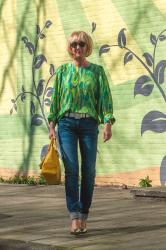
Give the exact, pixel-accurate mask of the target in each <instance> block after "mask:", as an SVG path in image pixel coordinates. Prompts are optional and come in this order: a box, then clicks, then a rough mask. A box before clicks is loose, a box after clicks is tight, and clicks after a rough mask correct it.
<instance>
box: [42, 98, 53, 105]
mask: <svg viewBox="0 0 166 250" xmlns="http://www.w3.org/2000/svg"><path fill="white" fill-rule="evenodd" d="M44 103H45V105H46V106H50V105H51V100H50V99H49V98H46V99H44Z"/></svg>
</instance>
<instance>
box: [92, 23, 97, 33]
mask: <svg viewBox="0 0 166 250" xmlns="http://www.w3.org/2000/svg"><path fill="white" fill-rule="evenodd" d="M95 29H96V23H94V22H92V33H93V32H94V31H95Z"/></svg>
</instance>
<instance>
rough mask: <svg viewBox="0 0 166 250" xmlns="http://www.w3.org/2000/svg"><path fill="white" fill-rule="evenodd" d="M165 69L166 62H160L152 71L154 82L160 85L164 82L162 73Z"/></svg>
mask: <svg viewBox="0 0 166 250" xmlns="http://www.w3.org/2000/svg"><path fill="white" fill-rule="evenodd" d="M165 67H166V60H161V61H160V62H159V63H158V64H157V65H156V68H155V70H154V76H155V79H156V81H157V82H158V83H159V84H162V83H163V82H164V71H165Z"/></svg>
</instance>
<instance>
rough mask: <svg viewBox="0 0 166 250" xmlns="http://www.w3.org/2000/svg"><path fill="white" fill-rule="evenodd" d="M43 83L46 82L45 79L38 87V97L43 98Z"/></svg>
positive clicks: (41, 80)
mask: <svg viewBox="0 0 166 250" xmlns="http://www.w3.org/2000/svg"><path fill="white" fill-rule="evenodd" d="M43 82H44V79H40V80H39V83H38V86H37V95H38V96H41V95H42V93H43Z"/></svg>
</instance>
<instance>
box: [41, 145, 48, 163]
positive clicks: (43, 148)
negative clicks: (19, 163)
mask: <svg viewBox="0 0 166 250" xmlns="http://www.w3.org/2000/svg"><path fill="white" fill-rule="evenodd" d="M48 147H49V145H48V144H47V145H44V146H43V147H42V150H41V153H40V160H41V161H42V159H43V158H44V157H45V155H46V154H47V152H48Z"/></svg>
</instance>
